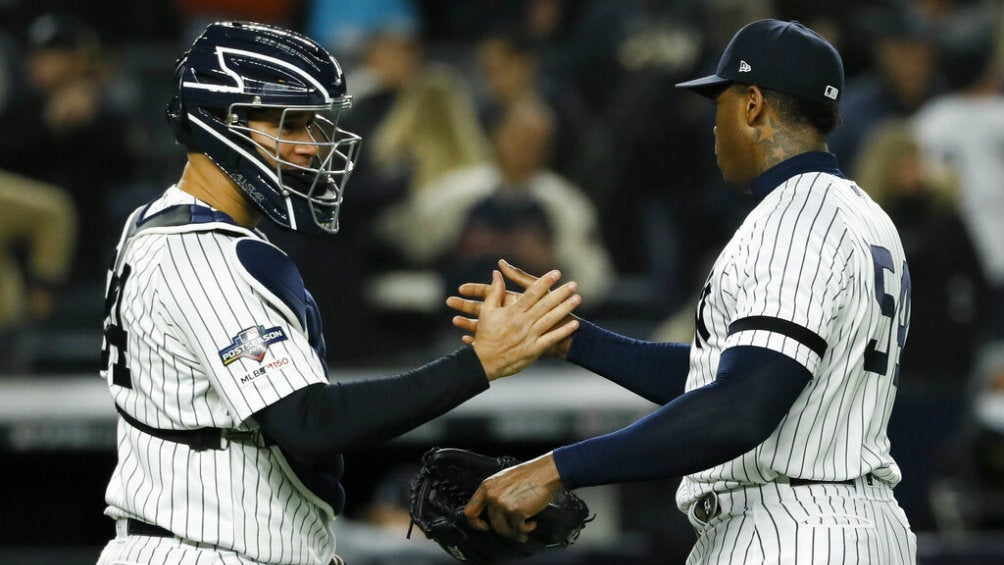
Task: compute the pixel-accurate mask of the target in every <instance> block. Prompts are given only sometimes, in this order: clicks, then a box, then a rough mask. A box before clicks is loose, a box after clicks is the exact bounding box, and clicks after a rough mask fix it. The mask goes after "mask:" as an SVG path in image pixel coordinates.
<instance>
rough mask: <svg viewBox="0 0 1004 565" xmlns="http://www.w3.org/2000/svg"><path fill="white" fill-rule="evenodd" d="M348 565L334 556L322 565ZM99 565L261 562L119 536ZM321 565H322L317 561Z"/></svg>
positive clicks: (177, 542) (180, 543) (163, 540)
mask: <svg viewBox="0 0 1004 565" xmlns="http://www.w3.org/2000/svg"><path fill="white" fill-rule="evenodd" d="M329 564H330V565H345V562H344V561H342V558H341V557H339V556H337V555H336V556H334V558H332V559H331V560H330V561H325V562H324V563H323V565H329ZM97 565H260V564H259V562H258V561H251V560H248V559H246V558H242V557H241V556H240V555H238V554H236V553H234V552H232V551H227V550H223V549H219V548H216V547H213V546H209V545H206V544H197V543H192V542H189V541H185V540H181V539H178V538H167V537H150V536H137V535H119V536H117V537H116V538H115V539H113V540H112V541H110V542H108V544H107V545H106V546H105V548H104V550H103V551H102V552H101V557H99V558H98V562H97ZM318 565H322V564H321V563H320V562H318Z"/></svg>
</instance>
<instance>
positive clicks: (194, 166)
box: [178, 153, 262, 228]
mask: <svg viewBox="0 0 1004 565" xmlns="http://www.w3.org/2000/svg"><path fill="white" fill-rule="evenodd" d="M178 188H180V189H181V190H183V191H185V192H187V193H188V194H191V195H192V196H194V197H196V198H198V199H199V200H201V201H203V202H205V203H206V204H209V205H210V206H212V207H213V208H216V209H217V210H220V211H221V212H224V213H225V214H227V215H228V216H230V217H231V218H233V219H234V221H235V222H237V223H238V224H239V225H241V226H244V227H246V228H252V227H254V226H256V225H258V222H259V221H261V217H262V216H261V214H259V213H258V212H257V210H255V209H253V208H252V207H251V205H250V204H249V203H248V201H247V200H246V199H245V198H244V195H243V193H242V192H241V190H240V188H238V187H237V185H236V184H234V182H233V181H232V180H231V179H230V177H229V176H227V174H226V173H224V172H223V171H221V170H220V168H219V167H217V166H216V164H215V163H213V162H212V161H210V160H209V158H208V157H206V156H205V155H203V154H201V153H189V154H188V164H186V165H185V170H184V172H182V174H181V180H179V181H178Z"/></svg>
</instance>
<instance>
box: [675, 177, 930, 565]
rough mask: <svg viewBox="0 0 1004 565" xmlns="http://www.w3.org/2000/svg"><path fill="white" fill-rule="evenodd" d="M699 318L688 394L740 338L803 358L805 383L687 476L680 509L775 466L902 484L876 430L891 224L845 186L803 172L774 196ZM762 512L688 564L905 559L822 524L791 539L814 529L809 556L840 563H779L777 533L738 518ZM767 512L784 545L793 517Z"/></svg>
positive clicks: (880, 415) (894, 241) (712, 283)
mask: <svg viewBox="0 0 1004 565" xmlns="http://www.w3.org/2000/svg"><path fill="white" fill-rule="evenodd" d="M697 319H698V331H697V332H696V333H695V338H694V346H693V347H692V350H691V367H690V373H689V376H688V381H687V390H693V389H696V388H699V387H702V386H704V385H706V384H708V383H710V382H712V381H713V380H714V377H715V375H716V373H717V370H718V362H719V359H720V356H721V353H722V351H724V350H725V349H727V348H729V347H734V346H741V345H754V346H758V347H764V348H767V349H771V350H774V351H778V352H780V353H782V354H784V355H787V356H789V357H791V358H792V359H794V360H796V361H798V362H799V363H801V364H803V365H804V366H805V367H806V368H807V369H808V370H809V372H810V373H811V374H812V380H811V382H810V383H809V384H808V385H807V387H806V389H805V390H804V391H803V392H802V394H801V395H800V396H799V398H798V399H797V400H796V401H795V404H794V405H793V407H792V409H791V410H790V411H789V413H788V414H787V415H786V416H785V418H784V419H783V420H782V421H781V423H780V425H779V426H778V428H777V429H776V430H775V431H774V433H773V434H772V435H771V436H770V437H769V438H768V439H767V440H766V441H764V442H763V443H762V444H761V445H759V446H758V447H757V448H755V449H753V450H751V451H749V452H747V453H745V454H743V455H741V456H739V457H737V458H735V459H733V460H731V461H727V462H725V463H724V464H721V465H718V466H715V467H713V468H711V469H707V470H705V471H703V472H700V473H696V474H694V475H690V476H688V477H685V478H684V480H683V481H682V482H681V484H680V488H679V490H678V491H677V504H678V506H679V507H680V509H681V510H683V511H684V512H687V510H688V509H689V508H690V507H691V505H692V504H693V503H694V501H695V500H697V499H698V498H699V497H700V496H701V495H702V494H704V493H707V492H710V491H718V492H724V491H729V490H730V489H737V488H740V487H743V486H745V485H759V484H764V483H770V482H771V481H773V480H774V479H775V478H777V477H778V476H779V475H784V476H789V477H800V478H805V479H815V480H827V481H834V480H844V479H852V478H855V477H860V476H862V475H865V474H866V473H869V472H870V473H873V474H874V476H876V477H878V478H880V479H882V481H885V482H886V483H887V484H889V485H895V484H896V483H898V482H899V481H900V479H901V474H900V469H899V467H898V466H897V465H896V462H895V461H894V460H893V458H892V456H891V455H890V452H889V440H888V437H887V436H886V428H887V424H888V421H889V414H890V411H891V409H892V404H893V399H894V397H895V392H896V383H897V382H898V376H899V373H898V359H899V350H900V347H901V344H902V342H903V340H904V339H905V331H906V330H905V328H906V326H908V323H909V274H908V271H907V269H906V262H905V256H904V253H903V248H902V245H901V243H900V240H899V235H898V234H897V232H896V229H895V227H894V226H893V224H892V222H891V221H890V220H889V218H888V216H887V215H886V214H885V213H884V212H883V211H882V210H881V209H880V208H879V207H878V205H876V204H875V203H874V202H873V201H872V200H871V199H870V198H869V197H868V196H867V195H866V194H865V193H864V191H862V190H861V189H860V188H859V187H857V186H856V185H855V184H854V183H853V182H852V181H849V180H847V179H844V178H841V177H838V176H835V175H832V174H829V173H824V172H810V173H805V174H799V175H796V176H794V177H792V178H790V179H788V180H787V181H786V182H784V183H783V184H781V185H780V186H778V187H777V188H776V189H774V190H773V191H771V192H770V193H769V194H768V195H767V196H766V197H765V198H764V200H763V201H762V202H760V203H759V204H758V205H757V207H756V208H754V210H753V211H752V212H751V213H750V215H749V216H748V217H747V218H746V220H745V222H744V223H743V224H742V226H740V227H739V229H738V230H737V231H736V233H735V234H734V236H733V237H732V239H731V241H730V242H729V243H728V244H727V245H726V246H725V248H724V249H723V250H722V252H721V254H720V255H719V257H718V259H717V261H716V262H715V264H714V266H713V268H712V271H711V274H710V275H709V277H708V281H707V283H706V285H705V288H704V294H703V296H702V298H701V300H700V303H699V305H698V312H697ZM901 325H902V326H903V328H902V329H901V328H900V326H901ZM883 355H885V357H883ZM885 504H886V505H887V506H888V508H884V507H883V509H881V510H874V511H868V512H873V513H874V512H878V513H879V514H875V515H872V514H868V516H869V519H874V520H877V521H878V523H877V524H876V526H875V527H876V528H879V529H880V528H884V527H886V526H885V525H883V524H885V521H888V520H889V518H888V516H887V514H889V513H892V514H895V512H894V511H895V510H898V506H897V505H896V503H895V501H894V500H891V495H890V501H888V502H887V503H885ZM761 510H762V509H761ZM862 511H864V510H862ZM785 512H790V510H787V509H786V510H785ZM899 512H900V513H901V511H899ZM771 514H772V515H773V511H771ZM754 518H755V520H754ZM763 519H766V517H763V516H753V515H749V514H741V515H739V516H737V517H736V520H733V521H732V522H730V523H729V524H727V525H726V527H723V529H721V531H717V530H716V531H715V532H713V533H708V534H706V535H705V536H702V539H701V540H700V541H699V543H698V545H697V548H696V549H695V555H711V554H714V555H715V556H716V557H715V558H714V560H710V561H709V560H698V561H694V563H719V562H721V563H737V562H744V561H745V562H748V563H828V562H832V563H845V562H846V563H907V562H912V561H909V560H906V559H904V560H901V561H884V560H877V561H876V560H868V559H867V558H861V559H857V558H853V559H852V558H850V557H847V556H846V555H844V554H843V553H841V552H843V551H844V549H840V548H838V547H837V546H838V545H839V544H846V545H847V547H848V548H854V551H858V550H859V549H862V548H867V547H869V546H868V543H871V542H870V541H868V542H867V543H865V541H862V542H858V541H854V540H853V538H854V536H855V535H857V534H859V533H861V532H858V531H857V530H853V529H848V528H842V527H841V528H835V529H833V530H832V531H828V529H827V528H826V527H823V526H820V527H818V528H815V529H812V530H811V531H809V533H805V531H803V529H798V532H797V533H798V536H799V538H798V539H799V543H800V544H801V543H802V541H803V540H802V537H803V536H807V535H811V536H814V537H813V539H816V541H817V542H818V543H817V544H816V545H814V547H816V549H815V550H814V551H816V550H818V551H820V552H822V553H823V554H826V555H831V553H832V555H837V554H840V557H839V558H838V557H833V556H831V557H826V559H829V561H827V560H824V559H823V558H822V557H821V558H820V560H818V561H812V560H803V559H802V558H801V557H800V558H799V559H788V558H784V559H780V560H779V559H776V558H773V557H771V556H770V555H773V554H770V552H769V551H768V550H767V549H764V548H769V547H773V546H775V545H777V543H776V542H774V543H773V545H772V544H771V543H768V540H764V539H762V538H763V536H764V533H763V530H761V529H757V530H755V531H753V530H750V531H747V527H746V526H745V525H743V522H744V521H748V522H751V523H752V522H756V523H757V524H760V525H761V526H762V521H763ZM774 519H777V520H780V522H779V525H778V528H779V529H778V536H779V539H780V540H781V541H782V542H785V541H787V540H793V539H795V536H794V534H795V529H794V526H792V527H791V528H787V529H785V528H786V527H785V528H782V526H781V525H780V524H781V523H782V522H783V520H781V518H779V517H774ZM785 519H787V518H785ZM890 523H891V524H893V525H892V526H889V527H890V528H891V530H890V531H889V532H887V533H889V534H890V535H891V536H893V537H891V538H888V539H889V540H899V541H901V542H903V543H906V541H905V540H906V538H907V533H908V526H905V518H904V519H903V523H899V522H890ZM909 535H910V536H912V534H909ZM833 536H843V537H840V538H839V540H837V539H836V538H834V537H833ZM845 537H846V540H845ZM758 538H759V539H758ZM862 539H865V538H862ZM838 541H839V544H838ZM866 541H867V540H866ZM825 547H830V548H831V549H825ZM840 547H843V545H840ZM725 548H728V549H729V550H730V551H732V550H734V551H737V552H742V553H743V555H761V554H762V553H763V552H764V551H768V553H767V554H765V555H766V556H764V555H761V556H760V557H753V558H750V559H749V560H745V559H744V558H736V559H733V558H732V557H730V556H728V555H725V554H722V553H721V552H722V551H724V550H725ZM744 548H748V549H744ZM847 551H850V550H847ZM821 555H822V554H821ZM842 559H846V561H844V560H842Z"/></svg>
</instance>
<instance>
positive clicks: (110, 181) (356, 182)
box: [0, 0, 1004, 532]
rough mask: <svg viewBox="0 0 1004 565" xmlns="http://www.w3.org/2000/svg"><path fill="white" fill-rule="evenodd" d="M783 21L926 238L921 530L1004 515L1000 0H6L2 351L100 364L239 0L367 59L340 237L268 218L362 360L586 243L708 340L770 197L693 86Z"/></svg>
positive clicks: (902, 440)
mask: <svg viewBox="0 0 1004 565" xmlns="http://www.w3.org/2000/svg"><path fill="white" fill-rule="evenodd" d="M766 17H776V18H781V19H797V20H799V21H801V22H803V23H805V24H807V25H809V26H810V27H812V28H814V29H816V30H817V31H819V32H820V33H822V34H823V35H824V36H826V37H827V39H829V40H830V41H831V42H832V43H833V44H834V45H835V46H836V47H837V48H838V50H839V51H840V52H841V54H842V55H843V57H844V64H845V67H846V73H847V82H846V87H845V91H844V92H843V95H842V103H841V113H842V119H843V122H842V124H841V125H840V126H838V128H837V129H836V131H835V132H834V134H833V135H832V137H831V140H830V149H831V150H832V151H833V152H834V153H836V154H837V156H838V158H839V160H840V162H841V165H842V168H843V169H844V171H845V172H847V173H848V175H849V176H850V177H851V178H854V179H855V180H857V181H858V183H859V184H860V185H861V186H862V187H863V188H864V189H865V190H866V191H867V192H869V193H870V194H871V195H872V196H873V197H874V198H875V199H876V200H877V201H879V202H880V203H881V204H882V205H883V207H884V208H885V209H886V210H887V211H888V213H889V214H890V216H891V217H892V218H893V220H894V221H895V223H896V224H897V226H898V227H899V230H900V233H901V235H902V239H903V242H904V246H905V248H906V252H907V257H908V260H909V265H910V272H911V277H912V280H913V292H914V296H913V305H914V306H913V317H912V325H911V329H910V335H909V340H908V344H907V347H906V350H905V355H904V358H903V359H902V362H901V374H902V378H901V380H900V390H899V400H898V405H897V409H896V413H894V415H893V422H892V428H891V430H890V433H891V435H892V436H893V454H894V456H896V457H897V458H899V460H900V463H901V465H902V466H904V467H905V468H906V475H907V477H908V479H910V481H909V482H904V484H903V485H902V489H906V492H902V491H898V492H899V493H900V495H899V496H900V499H901V500H902V501H903V504H904V506H905V507H907V510H908V513H909V514H910V517H911V521H912V522H913V523H914V525H915V527H918V528H920V529H939V530H943V531H954V532H958V531H969V530H974V529H977V530H978V529H984V528H1004V503H1002V502H1001V500H1002V498H1001V497H1004V355H1002V347H1004V346H1002V345H1001V343H1002V341H1004V82H1002V80H1001V79H1002V76H1004V63H1002V61H1004V59H1002V57H1001V54H1002V52H1004V31H1002V30H1004V27H1002V23H1004V19H1002V17H1004V11H1002V9H1001V5H1000V2H996V1H982V0H912V1H910V0H903V1H900V2H893V1H886V2H877V1H864V0H841V1H839V2H838V1H837V0H826V1H817V2H799V1H795V0H774V1H771V0H518V1H517V0H514V1H508V2H493V1H488V0H485V1H470V0H272V1H265V0H262V1H239V0H173V1H172V0H128V1H127V0H107V1H102V2H93V3H84V2H76V1H69V0H43V1H38V0H34V1H28V0H0V352H3V354H4V356H5V360H6V361H7V362H6V363H4V367H5V369H4V370H3V372H4V373H7V374H14V375H21V376H24V375H31V374H46V375H53V374H81V373H88V372H96V371H97V364H98V351H99V349H100V340H101V320H102V317H103V314H102V309H103V286H104V276H105V270H106V268H107V264H108V261H109V260H110V258H111V257H112V253H113V248H114V245H115V241H116V240H117V238H118V235H119V230H120V229H121V226H122V222H123V221H124V219H125V216H126V215H127V214H128V212H129V211H130V210H131V209H132V208H134V207H135V206H138V205H140V204H142V203H143V202H145V201H147V200H149V199H151V198H152V197H154V196H155V195H156V194H157V193H159V192H160V191H162V190H164V189H165V188H166V187H167V186H169V185H170V184H172V183H173V182H174V181H175V180H176V179H177V178H178V177H179V176H180V172H181V167H182V165H183V163H184V154H183V152H182V149H181V148H180V146H176V145H175V144H174V141H173V138H172V137H171V134H170V132H169V130H168V128H167V127H166V123H165V122H164V118H163V110H164V106H165V104H166V103H167V100H168V98H169V96H170V93H171V89H172V85H171V75H172V70H173V64H174V62H175V60H176V58H177V56H178V55H180V52H181V50H183V49H184V48H185V46H187V45H189V44H190V43H191V42H192V40H193V39H194V38H195V37H196V36H197V34H198V33H199V32H200V30H201V29H202V28H203V27H204V26H205V25H206V24H207V23H209V22H211V21H214V20H218V19H245V20H253V21H259V22H263V23H274V24H280V25H284V26H287V27H291V28H293V29H296V30H299V31H302V32H304V33H306V34H308V35H310V36H312V37H314V38H315V39H317V40H319V41H320V42H322V43H323V44H325V45H326V46H328V47H329V48H330V50H331V52H332V53H333V54H334V55H335V57H336V58H337V59H338V60H339V62H340V63H341V64H342V66H343V68H344V69H345V71H346V74H347V83H348V90H349V92H350V94H352V96H353V98H354V105H353V109H352V111H351V112H350V113H349V114H348V115H346V116H345V117H344V118H343V120H344V122H343V124H342V125H343V127H345V128H346V129H349V130H351V131H354V132H355V133H358V134H360V135H361V136H362V137H363V140H364V141H363V154H362V157H361V159H360V162H359V166H358V168H357V170H356V172H355V173H354V175H353V177H352V179H351V180H350V182H349V185H348V190H347V193H346V197H345V204H344V206H343V208H342V216H341V217H342V221H341V224H342V230H341V232H340V233H339V234H338V235H337V236H335V237H333V238H322V237H310V236H303V235H299V234H297V235H295V236H292V235H290V234H287V233H282V232H279V231H277V230H274V229H271V227H270V226H265V225H263V226H262V228H263V229H264V230H265V231H266V232H267V233H268V235H269V237H270V238H271V239H272V240H273V241H275V242H276V243H277V244H278V245H279V246H280V247H282V248H283V249H285V250H286V251H287V252H288V253H289V254H290V255H291V256H292V257H293V258H294V259H295V261H296V262H297V264H298V265H299V266H300V268H301V271H302V274H303V276H304V279H305V281H306V284H307V287H308V288H309V289H311V291H312V293H313V294H314V295H315V296H316V297H317V300H318V302H319V304H320V307H321V310H322V315H323V317H324V320H325V321H326V327H325V333H326V336H327V343H328V351H329V354H330V356H331V358H330V359H329V362H330V365H331V366H332V367H333V368H341V369H344V368H352V367H361V366H393V365H399V364H400V365H407V364H410V363H412V362H414V361H417V360H422V359H428V358H431V357H432V356H433V355H434V354H435V352H438V351H441V350H446V349H452V348H454V347H456V346H457V345H458V344H459V339H458V338H459V335H458V333H457V332H456V331H455V330H453V329H452V327H451V325H450V322H449V319H450V316H451V313H450V312H449V311H447V309H446V308H445V307H444V306H443V300H444V298H445V297H446V296H447V295H449V294H450V293H452V292H453V290H454V289H455V288H456V286H457V285H458V284H459V283H460V282H464V281H469V280H479V281H481V280H487V279H488V277H489V276H490V270H491V268H492V267H493V266H494V264H495V262H496V260H497V259H498V258H500V257H504V258H506V259H508V260H509V261H510V262H512V263H513V264H516V265H518V266H521V267H523V268H525V269H526V270H528V271H530V272H536V273H541V272H544V271H545V270H548V269H550V268H552V267H554V266H557V267H559V268H561V269H562V271H563V273H564V275H565V277H566V278H568V279H574V280H577V281H578V282H579V283H580V287H581V293H582V295H583V297H584V299H585V303H584V304H583V306H582V308H581V310H580V312H581V313H582V315H583V316H584V317H586V318H591V319H597V320H600V321H602V322H603V323H604V324H605V325H607V326H608V327H613V328H615V329H619V330H621V331H623V332H625V333H628V334H630V335H633V336H636V337H640V338H648V339H657V340H674V341H684V342H689V341H690V339H691V333H692V331H693V324H692V320H693V313H692V312H693V298H694V297H693V293H694V292H695V291H696V290H698V289H699V288H700V286H701V283H702V281H703V279H704V277H706V275H707V270H708V268H709V266H710V262H711V261H712V260H713V259H714V255H715V254H716V253H717V251H718V250H719V249H720V248H721V246H722V245H723V244H724V242H725V241H727V239H728V237H729V235H730V234H731V232H732V231H733V230H734V229H735V228H736V227H737V225H738V222H739V221H740V220H741V219H742V218H743V216H744V215H745V213H746V212H747V211H748V209H749V207H750V206H751V205H752V202H751V201H750V200H749V199H748V198H746V197H744V196H742V195H740V194H737V193H736V192H735V191H734V190H731V189H729V188H728V187H725V186H724V185H723V184H722V182H721V177H720V175H719V173H718V170H717V168H716V164H715V157H714V153H713V147H714V139H713V132H712V126H713V116H714V107H713V104H710V103H709V102H708V101H707V100H704V99H701V98H700V97H697V96H694V95H693V94H691V93H688V92H685V91H684V92H681V91H678V90H676V89H674V88H673V85H674V84H675V83H676V82H679V81H681V80H685V79H688V78H692V77H693V76H698V75H700V74H702V73H706V72H707V71H709V70H711V69H713V68H714V65H715V64H716V63H717V58H718V55H719V54H720V52H721V49H722V47H723V46H724V43H725V42H726V41H727V40H728V39H729V38H730V37H731V36H732V34H733V33H734V32H735V31H736V30H737V29H738V28H739V27H740V26H741V25H743V24H745V23H747V22H750V21H753V20H756V19H761V18H766ZM780 56H784V54H780ZM918 415H922V417H919V418H918V417H917V416H918ZM937 462H942V463H937ZM911 489H912V490H911ZM994 496H996V497H997V498H994ZM931 500H937V501H938V503H937V504H931V502H930V501H931Z"/></svg>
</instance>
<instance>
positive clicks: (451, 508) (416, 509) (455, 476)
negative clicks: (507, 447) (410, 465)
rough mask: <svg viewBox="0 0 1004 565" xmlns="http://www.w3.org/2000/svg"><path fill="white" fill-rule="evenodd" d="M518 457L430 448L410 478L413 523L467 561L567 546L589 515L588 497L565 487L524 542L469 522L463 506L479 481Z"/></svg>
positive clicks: (486, 562)
mask: <svg viewBox="0 0 1004 565" xmlns="http://www.w3.org/2000/svg"><path fill="white" fill-rule="evenodd" d="M518 463H519V461H518V460H517V459H515V458H513V457H505V456H503V457H489V456H487V455H482V454H480V453H475V452H473V451H467V450H464V449H453V448H438V447H434V448H432V449H430V450H429V451H427V452H426V453H425V455H423V456H422V468H421V469H420V470H419V472H418V474H417V475H415V478H414V479H413V481H412V484H411V508H410V513H411V521H412V525H418V527H419V529H421V530H422V532H424V533H425V536H426V537H427V538H430V539H432V540H434V541H435V542H436V543H438V544H439V545H441V546H442V547H443V549H445V550H446V551H447V553H449V554H450V555H452V556H453V557H455V558H456V559H457V560H459V561H463V562H464V563H475V564H483V565H489V564H494V563H505V562H507V561H512V560H515V559H522V558H524V557H529V556H531V555H534V554H535V553H538V552H540V551H543V550H545V549H548V548H554V547H567V546H568V545H570V544H571V543H572V542H574V541H575V539H576V538H578V537H579V531H581V530H582V528H583V526H585V525H586V523H587V522H588V521H589V520H591V518H589V517H588V516H589V508H588V507H587V506H586V503H585V502H583V500H582V499H581V498H579V497H578V496H576V495H574V494H572V493H570V492H567V491H563V492H559V493H558V494H556V495H555V497H554V499H553V500H552V501H551V503H550V504H548V505H547V507H546V508H545V509H544V510H542V511H541V512H540V513H539V514H537V515H536V516H534V517H533V519H534V521H535V522H537V527H536V528H534V529H533V531H531V532H530V533H529V534H527V536H528V539H527V541H525V542H519V541H516V540H513V539H509V538H506V537H502V536H501V535H499V534H497V533H496V532H494V531H488V532H484V531H481V530H478V529H475V528H473V527H471V526H470V524H468V522H467V517H466V516H465V515H464V506H466V505H467V501H468V500H470V498H471V495H473V494H474V491H476V490H477V489H478V486H480V485H481V481H483V480H484V479H486V478H488V477H490V476H491V475H494V474H495V473H497V472H498V471H501V470H502V469H505V468H506V467H511V466H513V465H516V464H518ZM408 536H409V537H410V536H411V528H409V529H408Z"/></svg>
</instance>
